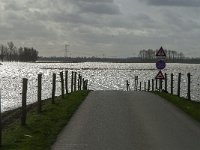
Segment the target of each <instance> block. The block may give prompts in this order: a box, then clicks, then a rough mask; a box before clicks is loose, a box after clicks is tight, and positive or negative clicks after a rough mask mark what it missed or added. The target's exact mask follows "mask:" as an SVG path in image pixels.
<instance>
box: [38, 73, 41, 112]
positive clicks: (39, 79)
mask: <svg viewBox="0 0 200 150" xmlns="http://www.w3.org/2000/svg"><path fill="white" fill-rule="evenodd" d="M41 112H42V74H38V113H41Z"/></svg>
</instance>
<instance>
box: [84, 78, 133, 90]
mask: <svg viewBox="0 0 200 150" xmlns="http://www.w3.org/2000/svg"><path fill="white" fill-rule="evenodd" d="M85 90H88V80H86V81H85ZM129 90H130V86H129Z"/></svg>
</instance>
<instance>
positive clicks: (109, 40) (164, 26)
mask: <svg viewBox="0 0 200 150" xmlns="http://www.w3.org/2000/svg"><path fill="white" fill-rule="evenodd" d="M8 41H13V42H14V43H15V45H17V46H31V47H34V48H36V49H37V50H38V51H39V54H40V56H63V55H64V45H65V44H69V45H70V46H69V53H68V55H69V56H98V57H102V56H104V55H105V56H109V57H132V56H137V55H138V52H139V50H141V49H148V48H152V49H158V48H159V47H160V46H161V45H162V46H163V47H164V48H166V49H172V50H177V51H179V52H183V53H184V54H185V55H187V56H192V57H197V56H200V0H0V44H6V43H7V42H8Z"/></svg>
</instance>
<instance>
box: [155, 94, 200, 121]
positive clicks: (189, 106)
mask: <svg viewBox="0 0 200 150" xmlns="http://www.w3.org/2000/svg"><path fill="white" fill-rule="evenodd" d="M154 93H155V94H157V95H159V96H161V97H163V98H164V99H166V100H168V101H169V102H171V103H173V104H174V105H176V106H177V107H178V108H180V109H181V110H183V111H184V112H185V113H187V114H189V115H190V116H191V117H192V118H194V119H196V120H197V121H199V122H200V103H199V102H195V101H190V100H187V99H185V98H182V97H178V96H176V95H171V94H168V93H163V92H162V93H160V92H154Z"/></svg>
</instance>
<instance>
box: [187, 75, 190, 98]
mask: <svg viewBox="0 0 200 150" xmlns="http://www.w3.org/2000/svg"><path fill="white" fill-rule="evenodd" d="M187 77H188V93H187V96H188V100H191V74H190V73H188V74H187Z"/></svg>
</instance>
